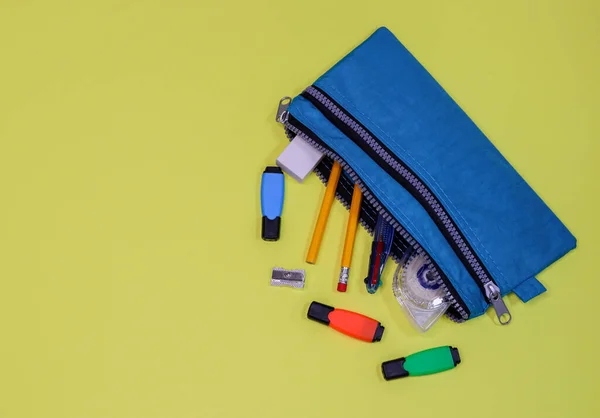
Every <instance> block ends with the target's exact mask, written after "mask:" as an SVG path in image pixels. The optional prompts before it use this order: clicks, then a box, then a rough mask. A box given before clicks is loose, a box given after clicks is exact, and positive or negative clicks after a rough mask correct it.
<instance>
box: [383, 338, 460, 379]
mask: <svg viewBox="0 0 600 418" xmlns="http://www.w3.org/2000/svg"><path fill="white" fill-rule="evenodd" d="M459 363H460V355H459V354H458V348H455V347H450V346H449V345H445V346H443V347H436V348H430V349H429V350H425V351H419V352H418V353H414V354H411V355H410V356H407V357H402V358H398V359H396V360H390V361H386V362H384V363H382V364H381V371H382V372H383V377H384V378H385V380H393V379H399V378H401V377H407V376H423V375H426V374H433V373H439V372H443V371H446V370H450V369H453V368H455V367H456V366H457V365H458V364H459Z"/></svg>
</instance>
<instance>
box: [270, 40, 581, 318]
mask: <svg viewBox="0 0 600 418" xmlns="http://www.w3.org/2000/svg"><path fill="white" fill-rule="evenodd" d="M277 119H278V121H280V122H281V123H283V124H284V125H285V128H286V132H287V133H288V137H289V138H292V137H295V136H296V135H299V136H301V137H302V138H303V139H304V140H305V141H307V142H308V143H310V144H311V145H313V146H314V147H316V148H318V149H319V150H320V151H321V152H323V153H324V154H325V158H324V160H323V161H322V162H321V163H320V164H319V166H318V167H317V169H316V171H317V174H318V175H319V176H320V177H321V179H322V180H323V181H324V182H326V181H327V178H328V174H329V171H330V170H331V166H332V163H333V161H337V162H339V163H340V164H341V165H342V167H343V169H344V175H343V176H342V178H341V180H340V182H339V185H338V189H337V194H338V198H339V199H340V200H341V201H342V203H344V204H345V205H346V206H347V207H348V206H349V202H350V199H351V194H352V188H353V185H354V184H355V183H356V184H358V185H359V186H360V188H361V190H362V192H363V203H362V206H361V223H362V224H363V226H365V227H366V228H367V229H368V230H369V231H371V232H372V230H373V228H374V227H375V223H376V221H377V217H378V215H383V216H384V217H385V219H387V220H388V221H389V222H390V223H392V225H393V226H394V228H395V230H396V234H395V238H394V243H393V248H392V254H391V255H392V256H393V257H394V258H395V259H396V260H400V259H401V258H402V256H403V255H404V254H405V253H406V251H407V250H411V251H413V252H415V253H416V254H419V255H421V256H422V257H423V258H424V259H425V260H426V262H427V263H429V266H430V267H431V271H432V273H433V276H434V278H435V280H436V282H437V283H439V285H440V286H441V287H442V288H443V290H444V292H445V294H446V296H445V299H446V302H448V304H449V305H450V306H449V308H448V310H447V312H446V314H447V315H448V316H449V317H450V318H451V319H453V320H455V321H457V322H462V321H465V320H467V319H470V318H474V317H477V316H479V315H482V314H483V313H484V312H485V311H486V309H487V308H488V307H489V306H490V305H493V307H494V308H495V309H496V313H497V315H498V318H499V320H500V322H501V323H508V322H509V321H510V313H509V312H508V310H507V308H506V305H505V304H504V302H503V300H502V296H504V295H506V294H507V293H509V292H514V293H515V294H516V295H517V296H518V297H519V298H520V299H521V300H522V301H524V302H527V301H529V300H530V299H532V298H533V297H535V296H537V295H539V294H540V293H542V292H544V291H545V288H544V286H543V285H542V284H541V283H540V282H539V281H538V280H537V279H536V277H535V276H536V275H537V274H538V273H540V272H541V271H542V270H544V269H545V268H546V267H548V266H549V265H550V264H552V263H553V262H554V261H556V260H558V259H559V258H561V257H562V256H563V255H565V254H566V253H567V252H569V251H570V250H572V249H573V248H575V246H576V240H575V237H574V236H573V235H572V234H571V233H570V232H569V230H568V229H567V228H566V227H565V226H564V225H563V223H562V222H561V221H560V220H559V219H558V218H557V217H556V216H555V214H554V213H553V212H552V211H551V210H550V209H549V208H548V206H547V205H546V204H545V203H544V202H543V201H542V199H541V198H540V197H539V196H538V195H537V194H536V193H535V192H534V191H533V189H531V187H530V186H529V185H528V184H527V183H526V182H525V180H523V178H522V177H521V176H520V175H519V174H518V173H517V172H516V170H515V169H514V168H513V167H512V166H511V165H510V164H509V162H508V161H507V160H506V159H505V158H504V157H503V156H502V154H500V152H499V151H498V150H497V149H496V148H495V147H494V145H493V144H492V143H491V142H490V141H489V139H488V138H487V137H486V136H485V135H484V134H483V133H482V132H481V130H479V128H478V127H477V126H476V125H475V123H474V122H473V121H472V120H471V119H470V118H469V117H468V116H467V115H466V114H465V112H464V111H463V110H462V109H461V108H460V107H459V106H458V105H457V104H456V103H455V102H454V100H452V98H451V97H450V96H449V95H448V94H447V93H446V91H444V89H443V88H442V87H441V86H440V85H439V84H438V83H437V82H436V81H435V79H434V78H433V77H432V76H431V75H430V74H429V73H428V72H427V70H426V69H425V68H424V67H423V66H422V65H421V64H420V63H419V62H418V61H417V60H416V59H415V58H414V57H413V56H412V55H411V53H410V52H409V51H408V50H407V49H406V48H405V47H404V46H403V45H402V44H401V43H400V42H399V41H398V40H397V39H396V37H395V36H394V35H393V34H392V33H391V32H390V31H389V30H387V29H386V28H380V29H379V30H377V31H376V32H375V33H374V34H373V35H371V36H370V37H369V38H368V39H367V40H366V41H364V42H363V43H362V44H361V45H359V46H358V47H357V48H356V49H354V50H353V51H352V52H350V53H349V54H348V55H347V56H346V57H344V58H343V59H342V60H341V61H339V62H338V63H337V64H336V65H335V66H333V67H332V68H331V69H330V70H329V71H327V72H326V73H325V74H323V75H322V76H321V77H320V78H319V79H317V80H316V81H315V82H314V84H313V85H311V86H309V87H308V88H307V89H306V90H304V91H303V92H302V93H301V94H300V95H298V96H297V97H295V98H294V99H293V100H292V101H291V103H289V105H287V104H280V109H279V111H278V115H277Z"/></svg>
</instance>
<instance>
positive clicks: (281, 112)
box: [275, 96, 292, 123]
mask: <svg viewBox="0 0 600 418" xmlns="http://www.w3.org/2000/svg"><path fill="white" fill-rule="evenodd" d="M290 103H292V98H291V97H288V96H285V97H284V98H283V99H281V100H280V101H279V107H278V108H277V116H276V117H275V120H276V121H277V122H279V123H286V122H287V118H288V111H287V108H288V107H289V105H290Z"/></svg>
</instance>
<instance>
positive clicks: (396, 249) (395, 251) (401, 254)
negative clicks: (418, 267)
mask: <svg viewBox="0 0 600 418" xmlns="http://www.w3.org/2000/svg"><path fill="white" fill-rule="evenodd" d="M296 129H297V128H296ZM285 134H286V136H287V137H288V139H289V140H290V141H291V140H293V139H294V137H295V136H296V134H295V133H294V132H292V131H291V130H289V129H287V128H286V129H285ZM313 146H316V145H313ZM319 148H320V147H319ZM314 171H315V174H316V175H317V177H318V178H319V180H321V182H322V183H323V185H325V186H327V182H328V181H329V177H328V176H326V175H325V174H324V173H322V172H321V170H320V169H319V166H318V165H317V167H315V170H314ZM340 181H341V179H340ZM338 187H339V186H338ZM349 194H350V195H352V190H350V191H349ZM335 198H336V199H337V200H338V201H339V202H340V203H341V205H342V206H343V207H344V208H346V210H350V203H351V202H350V201H349V200H348V199H346V198H345V197H344V196H343V195H342V194H341V193H339V192H336V193H335ZM367 203H369V202H367ZM374 209H375V208H374ZM369 218H370V219H371V220H372V221H373V223H374V224H376V223H377V219H373V218H372V217H371V216H370V215H369ZM359 222H360V224H361V225H362V227H363V228H364V229H365V230H366V231H367V232H368V233H369V235H371V236H373V233H374V227H372V226H371V224H369V222H368V220H367V219H365V218H363V217H362V216H361V217H360V218H359ZM403 243H404V244H405V245H406V248H405V249H402V247H401V246H400V245H399V244H398V243H397V242H396V240H394V242H393V244H392V251H390V256H391V257H392V259H393V260H394V261H396V262H397V263H404V262H406V252H407V250H409V249H410V250H411V252H413V251H414V248H413V247H412V246H411V245H410V244H409V243H408V242H407V241H404V242H403Z"/></svg>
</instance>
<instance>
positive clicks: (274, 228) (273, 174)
mask: <svg viewBox="0 0 600 418" xmlns="http://www.w3.org/2000/svg"><path fill="white" fill-rule="evenodd" d="M283 191H284V185H283V172H282V171H281V169H280V168H279V167H272V166H271V167H267V168H266V169H265V171H264V173H263V175H262V181H261V185H260V206H261V209H262V215H263V217H262V239H264V240H265V241H277V240H278V239H279V232H280V230H281V211H282V209H283Z"/></svg>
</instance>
